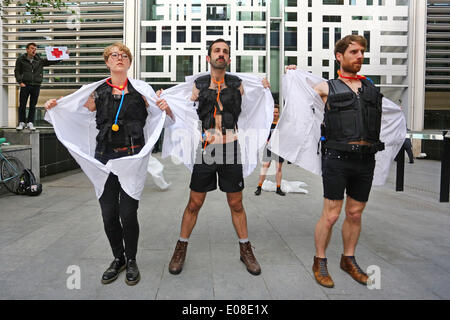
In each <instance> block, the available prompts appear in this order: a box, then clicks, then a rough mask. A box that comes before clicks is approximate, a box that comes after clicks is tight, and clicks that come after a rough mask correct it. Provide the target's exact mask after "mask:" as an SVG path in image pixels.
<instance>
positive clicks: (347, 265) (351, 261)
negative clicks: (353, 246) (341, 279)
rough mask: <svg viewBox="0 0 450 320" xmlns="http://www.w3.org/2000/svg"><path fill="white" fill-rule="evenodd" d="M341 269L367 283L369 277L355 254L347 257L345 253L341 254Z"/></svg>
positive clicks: (360, 281) (358, 280)
mask: <svg viewBox="0 0 450 320" xmlns="http://www.w3.org/2000/svg"><path fill="white" fill-rule="evenodd" d="M341 269H342V270H344V271H345V272H347V273H348V274H349V275H350V276H351V277H352V278H353V279H355V280H356V281H357V282H359V283H361V284H363V285H367V281H368V280H369V277H368V276H367V274H365V273H364V271H362V270H361V268H360V267H359V266H358V264H357V263H356V259H355V257H354V256H352V257H346V256H344V255H342V256H341Z"/></svg>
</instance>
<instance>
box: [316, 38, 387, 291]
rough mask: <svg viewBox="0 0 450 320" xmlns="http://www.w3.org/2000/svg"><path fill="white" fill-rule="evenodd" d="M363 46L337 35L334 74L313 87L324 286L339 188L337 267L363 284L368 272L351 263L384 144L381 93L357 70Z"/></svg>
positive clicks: (319, 267) (319, 264) (319, 266)
mask: <svg viewBox="0 0 450 320" xmlns="http://www.w3.org/2000/svg"><path fill="white" fill-rule="evenodd" d="M366 47H367V40H366V39H365V38H364V37H362V36H358V35H350V36H346V37H344V38H343V39H341V40H339V41H338V42H337V43H336V46H335V56H336V60H337V61H338V62H339V64H340V70H339V72H338V74H339V78H338V79H333V80H329V81H326V82H322V83H320V84H318V85H317V86H316V87H315V88H314V90H315V91H316V92H317V93H318V94H319V95H320V97H321V98H322V100H323V102H324V103H325V115H324V124H323V125H324V127H323V129H324V134H323V137H322V139H321V140H322V143H324V145H323V152H322V178H323V190H324V205H323V211H322V216H321V218H320V219H319V221H318V223H317V225H316V229H315V245H316V255H315V257H314V264H313V272H314V276H315V279H316V281H317V282H318V283H319V284H320V285H322V286H324V287H328V288H332V287H334V282H333V280H332V278H331V276H330V275H329V273H328V269H327V258H326V255H325V251H326V248H327V247H328V244H329V242H330V238H331V233H332V228H333V226H334V224H335V223H336V221H337V219H338V218H339V215H340V212H341V209H342V206H343V203H344V191H346V193H347V200H346V203H345V213H346V217H345V221H344V223H343V226H342V239H343V244H344V252H343V254H342V256H341V262H340V267H341V269H342V270H344V271H345V272H347V273H349V274H350V276H351V277H352V278H353V279H354V280H356V281H357V282H359V283H361V284H364V285H366V284H367V283H368V276H367V274H365V273H364V272H363V271H362V269H361V268H360V267H359V266H358V264H357V263H356V259H355V249H356V245H357V243H358V239H359V235H360V232H361V216H362V212H363V210H364V208H365V206H366V203H367V201H368V199H369V193H370V189H371V187H372V180H373V172H374V168H375V153H376V152H377V151H381V150H383V149H384V143H382V142H381V141H380V128H381V113H382V98H383V95H382V94H381V93H380V92H379V89H378V88H376V87H375V86H374V85H373V83H372V82H371V80H370V79H367V78H366V77H363V76H359V75H357V73H358V72H359V71H360V70H361V66H362V64H363V61H364V52H365V50H366Z"/></svg>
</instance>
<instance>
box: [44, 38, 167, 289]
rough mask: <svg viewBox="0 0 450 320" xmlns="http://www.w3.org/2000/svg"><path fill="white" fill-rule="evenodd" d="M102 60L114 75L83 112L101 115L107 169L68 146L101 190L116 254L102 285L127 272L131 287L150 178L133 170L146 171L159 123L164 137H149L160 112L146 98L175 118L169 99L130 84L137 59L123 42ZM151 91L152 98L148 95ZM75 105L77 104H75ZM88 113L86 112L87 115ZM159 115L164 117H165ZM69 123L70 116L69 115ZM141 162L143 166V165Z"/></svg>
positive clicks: (100, 145) (101, 155)
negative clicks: (139, 212) (140, 216)
mask: <svg viewBox="0 0 450 320" xmlns="http://www.w3.org/2000/svg"><path fill="white" fill-rule="evenodd" d="M103 58H104V60H105V63H106V66H107V67H108V69H109V71H110V74H111V76H110V78H108V79H106V81H104V80H103V81H101V82H99V83H98V84H97V87H96V89H95V90H94V91H93V92H92V93H91V94H90V95H89V96H88V97H87V95H86V94H85V93H84V94H85V95H86V97H87V101H86V99H85V100H84V101H86V102H85V103H84V107H85V108H87V109H88V110H89V111H91V113H92V112H94V111H96V113H95V125H96V129H97V130H98V134H97V135H96V137H95V141H96V146H95V156H94V158H95V159H96V160H98V161H99V162H100V163H101V164H103V166H102V165H100V164H99V163H98V162H96V161H95V160H93V159H91V160H90V162H89V163H87V164H86V163H85V162H84V160H85V159H88V160H89V158H88V156H86V155H82V157H79V155H80V154H81V153H80V152H78V149H83V148H82V147H79V148H74V147H72V148H71V147H70V146H71V145H70V144H67V145H66V146H68V147H69V150H70V151H74V152H71V153H72V155H74V156H75V159H77V161H78V162H79V163H80V166H81V167H82V169H83V170H84V171H85V172H86V174H87V175H88V177H89V178H90V179H91V181H92V182H93V183H94V186H96V191H97V197H99V202H100V207H101V211H102V217H103V223H104V229H105V232H106V235H107V237H108V240H109V244H110V246H111V249H112V252H113V255H114V260H113V262H112V263H111V264H110V266H109V267H108V268H107V270H106V271H105V272H104V273H103V276H102V279H101V282H102V283H103V284H108V283H111V282H113V281H114V280H116V279H117V277H118V276H119V273H120V272H122V271H123V270H125V269H126V277H125V282H126V283H127V284H128V285H135V284H137V283H138V282H139V280H140V273H139V269H138V266H137V263H136V253H137V246H138V237H139V224H138V219H137V210H138V205H139V197H140V193H141V192H142V189H143V187H144V184H145V176H144V178H143V179H144V180H142V179H141V178H139V176H141V175H142V173H141V172H140V171H139V172H138V171H135V172H134V175H135V176H136V177H135V178H134V180H133V179H132V178H133V173H130V172H131V171H130V170H133V168H136V167H139V168H140V167H141V166H142V167H143V168H144V170H146V167H147V165H146V163H145V165H142V163H144V162H145V161H147V162H148V157H149V156H150V155H147V153H148V154H150V152H151V147H152V146H153V144H154V143H155V142H156V141H155V139H154V138H152V139H150V138H151V137H153V134H154V136H156V137H157V136H159V133H160V131H161V129H162V125H161V124H160V125H159V127H158V128H159V129H158V130H159V133H158V132H153V133H152V136H150V134H148V133H149V132H148V129H149V126H150V124H151V121H153V120H155V119H154V118H155V117H153V118H152V116H153V115H152V114H151V113H154V114H156V113H157V112H159V110H158V109H156V107H155V109H156V111H157V112H154V111H151V112H149V111H150V110H149V101H148V99H146V97H145V96H147V97H149V98H150V99H154V100H156V106H157V107H158V108H159V109H160V110H162V111H165V112H166V113H167V115H169V117H170V118H171V119H172V120H173V119H174V115H173V113H172V110H171V109H170V108H169V106H168V104H167V102H166V100H164V99H158V98H156V96H155V95H154V92H153V90H150V89H151V87H149V86H148V85H147V84H146V83H144V82H142V81H137V80H133V79H128V77H127V72H128V69H129V68H130V66H131V62H132V55H131V52H130V50H129V49H128V48H127V47H126V46H125V45H123V44H122V43H114V44H112V45H111V46H109V47H107V48H106V49H105V50H104V52H103ZM133 84H134V85H133ZM135 86H136V88H135ZM82 90H83V88H82V89H80V90H79V91H80V93H79V95H78V96H80V95H83V92H82ZM138 90H139V91H138ZM150 91H151V94H150V93H149V92H150ZM144 94H145V96H144ZM72 95H73V97H74V99H75V97H77V96H76V93H74V94H72ZM72 95H71V96H72ZM152 95H153V97H152ZM69 97H70V96H69ZM66 98H68V97H66ZM63 99H65V98H63ZM63 99H61V100H60V101H62V100H63ZM80 101H83V100H80ZM150 102H154V101H150ZM69 103H70V102H66V104H69ZM72 103H75V104H76V102H73V100H72ZM80 103H82V102H80ZM56 105H57V101H56V99H52V100H49V101H47V102H46V104H45V108H46V109H47V110H49V109H51V108H53V107H55V106H56ZM57 109H59V108H57ZM68 109H69V108H68ZM81 109H83V108H81ZM53 111H56V110H51V111H50V112H48V113H50V115H49V117H48V118H49V119H50V120H49V121H51V122H52V123H53V124H54V127H55V132H56V134H57V135H58V134H59V131H60V130H59V129H58V126H57V125H56V126H55V122H58V120H55V119H56V118H55V117H56V115H53ZM58 111H60V110H58ZM48 113H47V114H48ZM84 113H86V112H85V111H84ZM159 113H160V114H161V112H159ZM79 114H83V110H81V111H79V112H78V113H77V116H78V115H79ZM46 118H47V116H46ZM65 118H68V117H67V116H65ZM73 118H75V117H73ZM150 118H152V120H150ZM156 120H158V119H156ZM166 120H167V119H166ZM61 121H64V120H61ZM169 122H170V120H169ZM166 123H167V121H166ZM70 126H71V123H67V124H66V127H70ZM80 131H82V130H80ZM154 131H157V130H154ZM146 133H147V134H146ZM80 134H81V132H80ZM61 135H63V133H61ZM149 137H150V138H149ZM58 138H59V139H60V140H61V138H60V136H58ZM148 140H152V143H153V144H152V145H151V146H147V147H146V148H145V152H146V155H145V156H143V155H139V153H140V152H141V151H143V149H144V147H145V145H146V142H148ZM62 142H63V141H62ZM75 143H76V142H75ZM143 153H144V152H143ZM124 157H129V158H127V159H126V160H128V159H129V160H128V162H127V163H124V162H123V160H125V159H122V160H119V161H115V162H114V161H111V162H112V163H108V162H109V161H110V160H115V159H121V158H124ZM78 159H80V160H78ZM132 159H133V161H132ZM139 160H142V161H141V162H139ZM107 163H108V165H107ZM120 163H122V164H120ZM92 166H97V167H98V168H99V170H98V172H95V173H93V172H92V169H91V167H92ZM108 166H109V167H108ZM108 168H109V169H110V172H109V175H107V178H106V177H105V179H106V182H105V183H104V184H102V185H98V184H101V183H99V182H98V181H99V180H102V179H101V178H97V176H96V175H99V176H101V174H102V173H103V172H104V171H106V170H108ZM136 170H137V169H136ZM94 171H95V170H94ZM113 172H114V173H113ZM144 175H145V174H144ZM139 179H141V180H139ZM131 180H133V181H131ZM137 180H139V181H140V182H139V181H137ZM136 181H137V182H136ZM96 183H97V185H96ZM130 185H131V186H130ZM134 185H138V187H137V189H139V190H137V191H136V193H133V192H127V190H132V189H133V188H134ZM102 189H103V190H102ZM99 195H100V196H99Z"/></svg>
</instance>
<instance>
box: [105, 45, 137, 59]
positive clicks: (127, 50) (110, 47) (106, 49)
mask: <svg viewBox="0 0 450 320" xmlns="http://www.w3.org/2000/svg"><path fill="white" fill-rule="evenodd" d="M116 47H117V48H118V49H119V50H120V51H122V52H125V53H126V54H127V55H128V59H129V60H130V63H131V62H132V61H133V55H132V54H131V51H130V49H128V47H127V46H126V45H124V44H123V43H122V42H114V43H113V44H112V45H110V46H108V47H106V48H105V50H104V51H103V59H105V62H106V61H108V58H109V55H110V54H111V51H112V48H116Z"/></svg>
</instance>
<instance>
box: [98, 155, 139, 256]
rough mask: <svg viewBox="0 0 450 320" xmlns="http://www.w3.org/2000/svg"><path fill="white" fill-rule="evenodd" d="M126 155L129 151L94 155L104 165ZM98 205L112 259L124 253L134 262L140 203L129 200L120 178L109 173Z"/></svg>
mask: <svg viewBox="0 0 450 320" xmlns="http://www.w3.org/2000/svg"><path fill="white" fill-rule="evenodd" d="M140 150H141V148H137V149H136V151H135V152H136V153H139V151H140ZM127 155H128V152H117V153H115V152H113V151H110V152H106V153H97V152H96V154H95V158H96V159H97V160H99V161H100V162H102V163H103V164H106V162H108V160H111V159H117V158H121V157H123V156H127ZM99 202H100V207H101V210H102V217H103V225H104V228H105V233H106V236H107V237H108V240H109V244H110V246H111V249H112V252H113V255H114V257H115V258H120V257H121V256H122V255H123V254H124V253H125V256H126V257H127V259H136V253H137V246H138V240H139V223H138V218H137V210H138V207H139V201H138V200H136V199H133V198H132V197H130V196H129V195H128V194H127V193H126V192H125V191H124V190H123V189H122V187H121V186H120V183H119V178H118V177H117V176H116V175H115V174H113V173H110V174H109V177H108V180H106V183H105V188H104V190H103V194H102V196H101V197H100V199H99Z"/></svg>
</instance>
